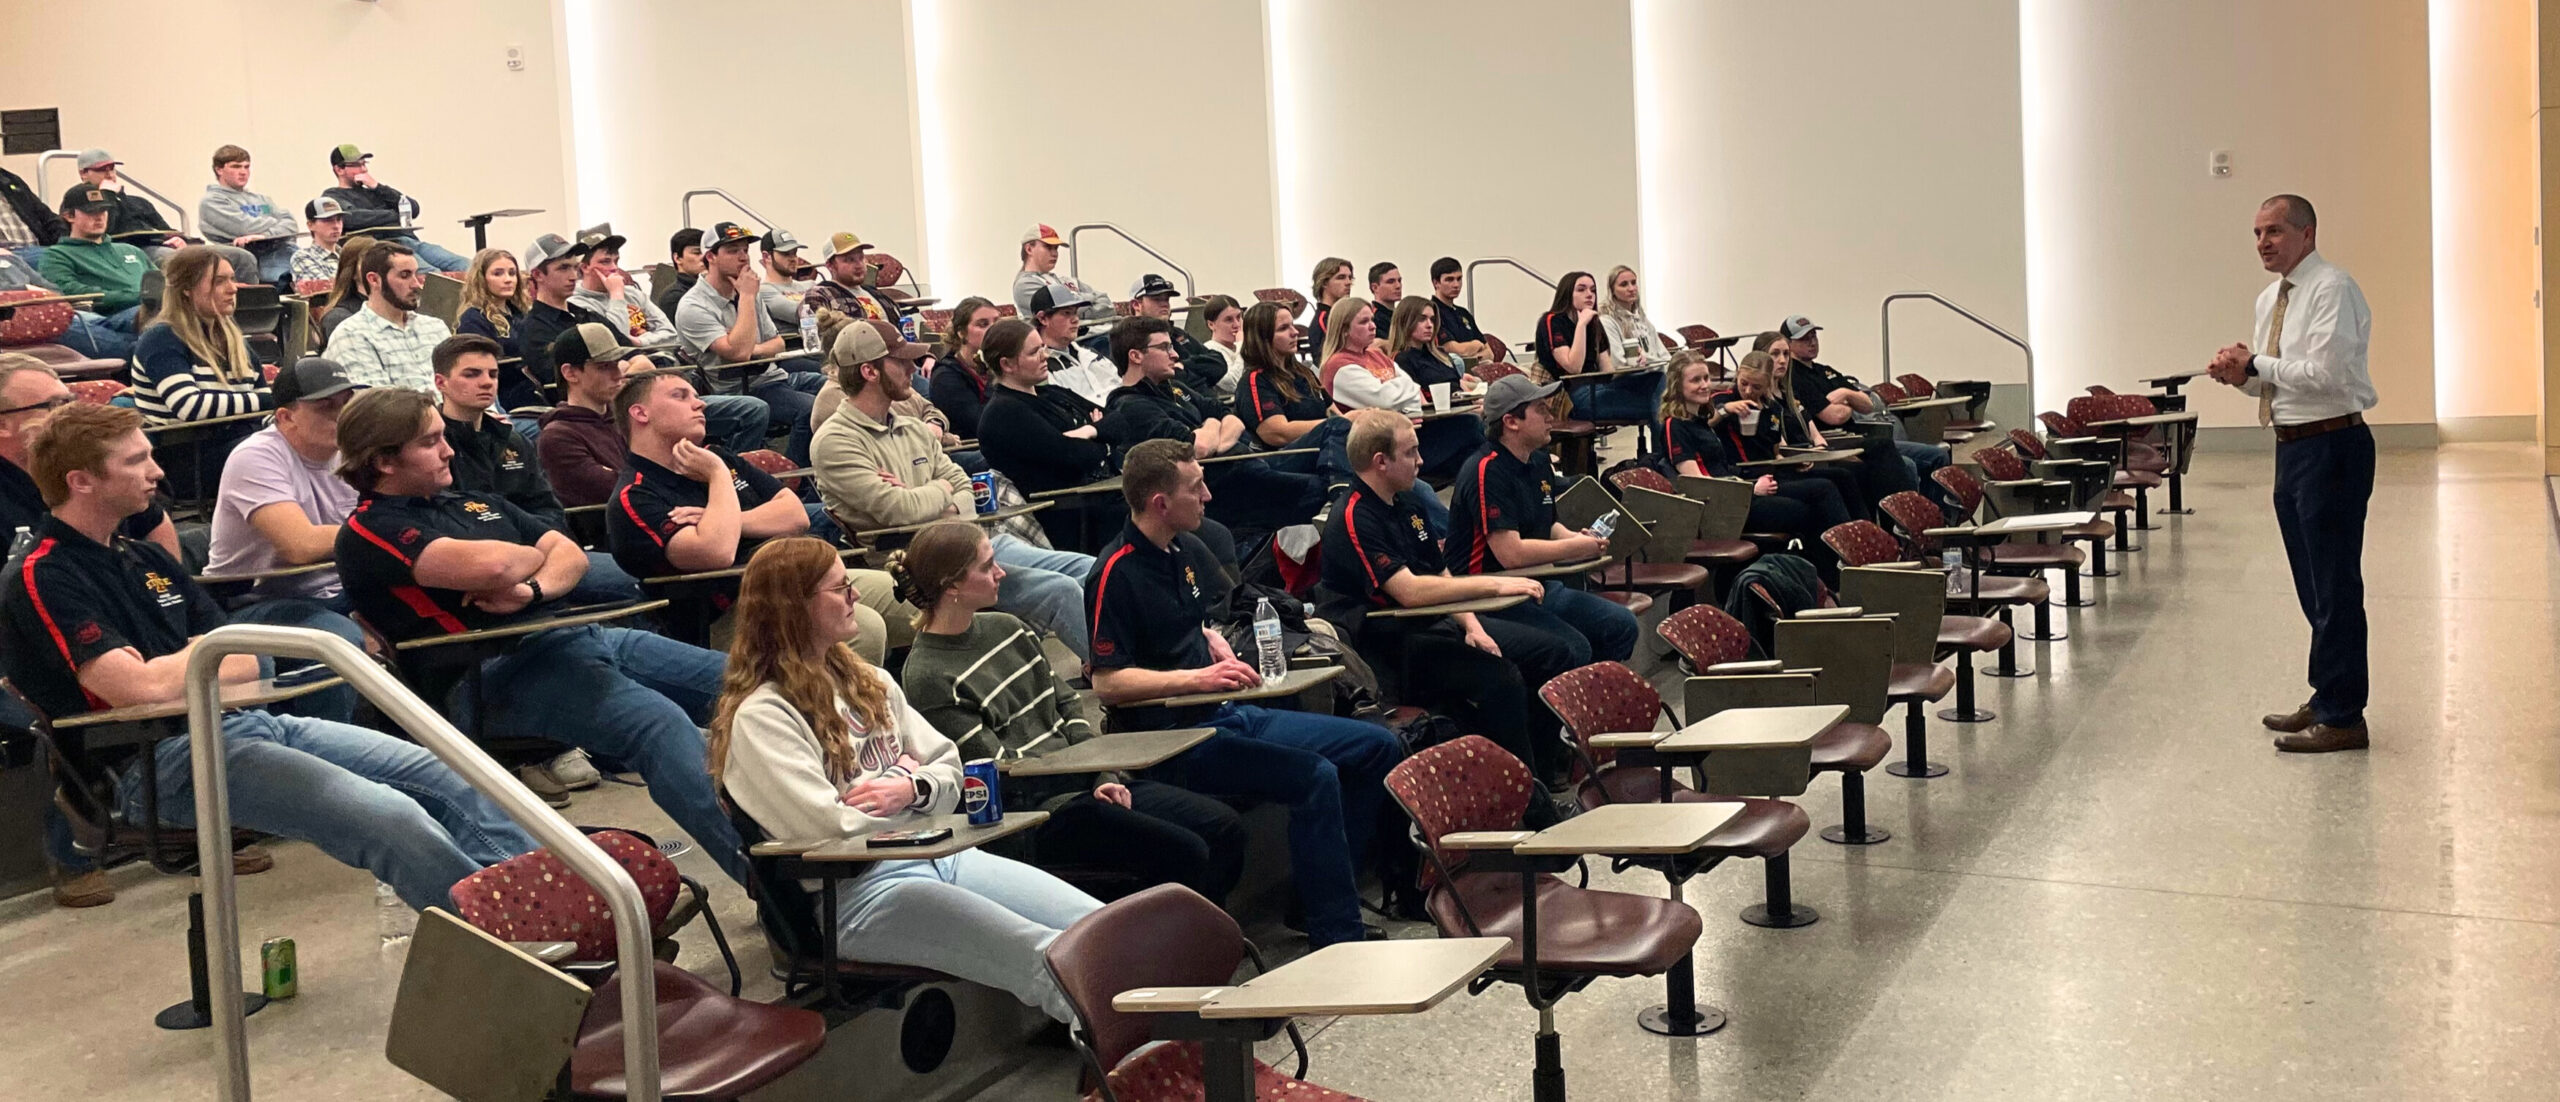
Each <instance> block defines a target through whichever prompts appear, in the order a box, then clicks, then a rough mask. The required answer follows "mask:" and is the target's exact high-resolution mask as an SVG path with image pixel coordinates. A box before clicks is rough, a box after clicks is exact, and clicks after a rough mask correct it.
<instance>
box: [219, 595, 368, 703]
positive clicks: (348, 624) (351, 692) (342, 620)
mask: <svg viewBox="0 0 2560 1102" xmlns="http://www.w3.org/2000/svg"><path fill="white" fill-rule="evenodd" d="M333 601H334V602H335V604H336V606H337V607H332V603H331V602H324V601H315V600H310V599H307V598H302V597H278V598H274V599H271V600H265V601H256V602H253V603H250V604H247V605H243V606H241V607H240V608H239V609H237V610H234V611H233V612H232V613H231V622H232V623H235V624H273V625H275V626H277V627H288V628H317V629H319V630H321V631H325V632H328V633H329V634H331V635H335V636H337V637H338V638H340V639H344V640H346V641H347V642H350V643H353V644H355V645H356V649H358V650H362V649H364V629H363V628H360V627H357V626H356V622H355V621H354V620H352V619H349V618H348V617H347V614H346V607H347V606H348V601H347V597H346V594H345V593H344V592H341V593H339V594H338V596H337V597H336V598H334V599H333ZM258 661H259V663H260V664H261V665H263V666H266V667H268V668H267V669H265V670H263V671H262V672H264V673H267V674H270V675H272V674H274V673H276V672H278V671H281V670H295V669H300V668H302V667H304V666H308V665H311V663H310V662H307V661H304V660H302V659H299V658H296V659H291V660H288V661H283V662H278V661H276V660H275V659H273V658H269V657H266V656H263V655H262V656H260V657H259V659H258ZM275 710H276V711H279V712H285V713H290V714H292V715H298V716H308V717H310V718H312V719H325V720H328V721H330V722H333V723H347V722H351V721H353V720H354V719H355V715H356V687H355V686H353V685H340V686H338V687H337V688H334V689H322V690H320V691H319V692H316V693H312V694H310V695H308V696H298V697H295V698H293V699H291V700H288V701H285V702H283V703H281V704H277V705H276V706H275Z"/></svg>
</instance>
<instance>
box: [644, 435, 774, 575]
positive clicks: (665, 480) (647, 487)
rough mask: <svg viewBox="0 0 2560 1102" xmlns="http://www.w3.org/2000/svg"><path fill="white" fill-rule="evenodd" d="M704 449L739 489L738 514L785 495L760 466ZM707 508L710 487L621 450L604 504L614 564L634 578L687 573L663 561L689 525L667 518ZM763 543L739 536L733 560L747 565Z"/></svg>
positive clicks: (727, 452) (714, 448) (712, 448)
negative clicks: (617, 470)
mask: <svg viewBox="0 0 2560 1102" xmlns="http://www.w3.org/2000/svg"><path fill="white" fill-rule="evenodd" d="M705 446H706V447H708V448H709V449H710V452H711V454H713V455H716V456H719V457H720V462H721V463H723V464H726V465H727V466H728V468H729V485H730V486H732V487H735V488H736V489H737V491H738V511H740V512H745V511H747V510H750V509H753V508H755V507H757V506H759V505H762V504H764V503H765V502H768V501H771V500H773V498H774V495H776V494H779V493H782V492H783V489H782V480H781V479H778V478H775V477H773V476H772V475H771V474H768V473H766V472H765V470H764V468H762V467H758V466H756V465H755V464H753V463H749V462H747V461H746V460H744V459H740V458H738V456H737V454H736V453H734V452H732V451H730V450H729V449H727V448H723V447H717V446H712V445H705ZM710 504H711V484H710V483H708V482H696V481H694V480H693V479H692V478H691V477H688V476H686V475H684V474H681V473H679V472H676V471H673V470H669V469H667V468H666V467H662V466H660V465H658V463H657V462H656V461H654V460H651V459H648V458H646V457H644V456H641V455H637V454H634V453H631V452H624V453H623V454H622V474H621V475H620V476H619V477H617V478H615V479H614V483H613V496H611V497H608V498H606V499H605V502H604V534H605V542H606V545H607V546H609V547H611V548H613V561H614V562H616V563H619V564H621V566H622V568H623V569H624V570H628V571H630V572H631V576H633V577H635V578H662V577H665V576H667V575H669V574H683V573H686V571H683V570H679V569H677V568H676V565H675V564H674V563H671V562H668V561H667V541H669V540H672V539H674V538H676V533H678V532H681V531H684V530H685V529H686V528H687V527H690V525H687V524H679V523H677V522H675V521H674V520H671V519H669V516H670V514H673V513H674V512H675V511H676V510H678V509H682V508H686V507H688V506H690V507H692V508H695V509H700V508H703V507H705V506H708V505H710ZM763 542H764V541H762V540H750V539H744V538H741V539H740V540H739V541H738V558H737V560H736V561H737V562H741V563H742V562H745V561H747V556H749V555H752V554H754V553H755V550H756V548H757V547H758V546H759V545H761V544H762V543H763Z"/></svg>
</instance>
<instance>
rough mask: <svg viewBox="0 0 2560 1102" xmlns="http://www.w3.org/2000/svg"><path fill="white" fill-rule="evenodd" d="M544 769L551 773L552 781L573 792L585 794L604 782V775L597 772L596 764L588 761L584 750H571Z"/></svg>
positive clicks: (552, 760) (553, 760) (554, 759)
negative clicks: (584, 792)
mask: <svg viewBox="0 0 2560 1102" xmlns="http://www.w3.org/2000/svg"><path fill="white" fill-rule="evenodd" d="M543 768H545V769H547V770H549V771H550V773H551V779H553V780H555V781H558V782H560V786H561V787H562V788H566V789H568V790H569V791H572V792H583V791H585V790H587V789H590V788H594V787H595V786H596V785H598V784H601V783H603V782H604V777H603V775H602V774H599V773H597V772H596V767H595V763H594V762H591V761H588V760H587V752H586V751H584V750H571V751H569V752H568V753H566V754H562V755H560V756H559V757H556V758H553V759H551V761H550V763H549V764H547V765H545V766H543Z"/></svg>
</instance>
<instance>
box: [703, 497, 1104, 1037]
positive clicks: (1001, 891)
mask: <svg viewBox="0 0 2560 1102" xmlns="http://www.w3.org/2000/svg"><path fill="white" fill-rule="evenodd" d="M836 555H837V551H836V549H835V548H834V547H832V546H829V545H828V544H827V543H826V542H824V541H822V540H816V539H811V538H808V537H805V536H795V537H790V538H786V539H778V540H774V541H772V542H770V543H767V544H765V545H764V546H763V547H760V548H757V549H756V553H755V555H754V556H753V557H751V558H749V559H748V560H747V570H746V575H745V577H744V578H742V579H741V581H740V585H739V590H738V604H737V614H736V615H737V618H736V624H737V636H736V638H735V639H734V640H733V641H732V642H731V643H730V644H729V663H728V669H727V672H726V673H725V674H724V676H723V678H722V681H721V686H720V703H719V709H718V711H717V713H716V714H715V715H714V716H713V718H712V721H711V743H710V766H711V776H712V780H713V781H714V783H716V784H717V785H719V786H720V788H721V789H722V790H724V791H726V792H727V793H728V796H729V799H730V801H731V802H733V803H735V804H736V805H737V806H738V809H739V810H741V811H743V812H745V813H746V814H747V816H748V817H749V818H751V819H753V820H755V823H756V825H757V826H759V827H761V828H763V830H764V832H765V833H766V834H767V835H768V836H771V837H773V838H779V839H791V840H809V841H832V840H837V839H845V838H859V837H861V836H863V835H866V834H870V833H872V832H874V831H881V830H904V829H914V828H920V827H926V826H929V825H930V823H929V822H928V819H927V817H928V816H947V815H950V814H952V813H954V812H955V811H956V810H958V808H959V806H960V751H959V748H958V747H956V746H954V745H953V744H952V742H951V740H950V739H948V738H945V737H943V735H942V733H941V732H939V731H936V730H934V728H933V725H932V724H931V723H929V722H927V721H926V720H925V718H924V716H923V715H921V714H919V713H917V711H916V710H915V708H914V707H913V706H911V705H909V704H908V703H907V698H906V694H905V693H904V692H903V691H902V690H900V689H899V687H898V686H897V685H896V684H894V683H892V682H891V681H890V679H889V675H888V674H886V673H884V672H882V671H881V670H880V669H879V668H878V667H875V666H873V665H872V664H871V663H869V662H866V661H864V660H862V658H861V657H860V656H858V655H856V654H854V652H853V648H852V647H850V646H847V645H846V644H847V643H849V642H851V641H852V639H853V638H854V635H855V633H856V632H857V630H858V628H857V627H856V621H855V619H854V610H855V609H857V608H859V607H861V605H860V602H859V600H858V599H857V598H856V596H855V594H854V592H853V580H852V578H851V577H850V576H849V575H847V574H846V573H845V568H844V564H843V563H842V562H841V561H839V560H838V559H837V557H836ZM1100 906H1102V904H1101V903H1100V902H1099V901H1097V900H1095V899H1094V898H1093V897H1092V896H1089V895H1086V894H1084V893H1083V892H1080V891H1077V890H1076V889H1074V888H1073V887H1070V886H1068V885H1067V884H1066V882H1064V881H1061V880H1059V879H1058V878H1057V877H1055V876H1051V875H1049V874H1048V873H1045V872H1042V871H1040V870H1039V869H1036V868H1033V867H1031V866H1029V865H1025V864H1023V863H1021V862H1018V861H1013V860H1009V859H1007V858H1003V857H998V856H996V855H994V854H992V853H988V852H986V851H984V850H974V849H972V850H963V851H961V852H959V853H956V854H953V855H951V856H949V857H943V858H937V859H935V860H931V861H881V862H877V863H874V864H873V865H872V866H871V867H870V868H869V869H868V870H866V871H865V872H864V873H863V874H862V875H861V876H859V877H856V878H855V879H853V880H851V881H849V882H847V883H846V884H844V885H843V886H842V887H841V888H840V889H839V890H838V892H837V904H836V913H835V914H832V915H820V916H818V921H819V925H820V927H821V928H822V929H823V930H824V931H825V932H826V933H827V935H828V936H832V937H834V938H835V939H836V949H837V951H838V952H840V953H843V954H844V955H845V956H847V957H849V958H852V959H855V960H864V961H875V962H879V963H883V964H904V965H910V966H914V967H918V968H932V969H935V970H938V971H942V972H947V973H950V974H951V975H954V976H958V977H960V978H962V979H965V980H969V981H972V982H975V983H980V984H984V985H986V986H989V987H994V988H998V989H1000V990H1003V991H1006V992H1010V993H1011V994H1012V995H1013V996H1014V997H1015V998H1018V999H1020V1000H1022V1001H1023V1002H1024V1003H1025V1004H1028V1005H1031V1006H1036V1007H1039V1008H1040V1009H1041V1010H1042V1011H1043V1012H1045V1013H1047V1014H1048V1015H1049V1016H1050V1017H1051V1018H1054V1019H1057V1020H1058V1021H1061V1022H1066V1021H1072V1020H1073V1017H1074V1012H1073V1010H1072V1009H1071V1008H1070V1007H1069V1006H1068V1005H1067V1001H1066V998H1065V997H1064V996H1063V995H1062V994H1060V993H1059V991H1058V986H1057V983H1056V981H1055V980H1053V979H1051V978H1050V976H1049V970H1048V967H1047V965H1046V964H1045V963H1044V962H1043V961H1042V960H1041V955H1040V954H1041V951H1042V950H1044V949H1046V948H1048V946H1049V942H1051V941H1052V940H1055V939H1056V938H1057V936H1058V934H1059V932H1061V931H1063V930H1065V929H1066V928H1067V926H1068V925H1070V924H1072V923H1074V922H1075V921H1076V920H1077V919H1080V918H1083V917H1084V916H1085V915H1088V914H1091V913H1093V911H1094V910H1095V909H1096V908H1099V907H1100Z"/></svg>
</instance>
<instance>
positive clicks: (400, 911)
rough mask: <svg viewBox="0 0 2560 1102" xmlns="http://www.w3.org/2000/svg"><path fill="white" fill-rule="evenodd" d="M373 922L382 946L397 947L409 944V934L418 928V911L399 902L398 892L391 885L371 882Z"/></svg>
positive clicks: (387, 947) (377, 881)
mask: <svg viewBox="0 0 2560 1102" xmlns="http://www.w3.org/2000/svg"><path fill="white" fill-rule="evenodd" d="M373 924H374V929H375V931H376V932H378V933H380V934H381V935H382V947H383V948H385V949H397V948H400V947H402V946H405V945H407V944H409V935H411V934H413V933H416V932H417V930H418V912H416V911H413V910H410V909H409V905H408V904H407V903H404V902H401V900H400V893H399V892H396V891H393V890H392V889H391V885H389V884H385V883H383V882H382V881H379V880H376V881H374V882H373Z"/></svg>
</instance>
